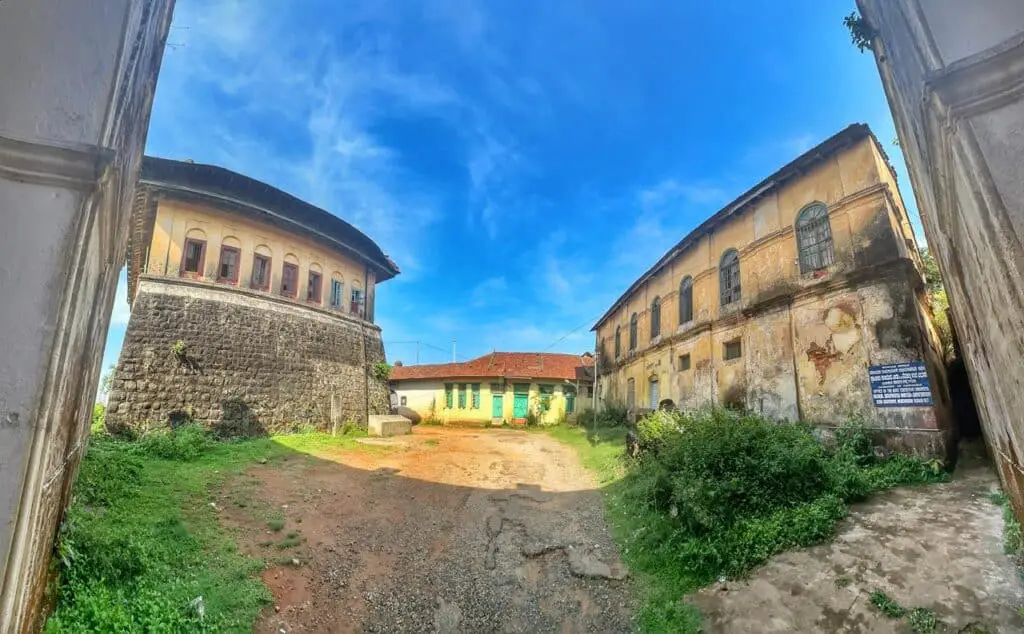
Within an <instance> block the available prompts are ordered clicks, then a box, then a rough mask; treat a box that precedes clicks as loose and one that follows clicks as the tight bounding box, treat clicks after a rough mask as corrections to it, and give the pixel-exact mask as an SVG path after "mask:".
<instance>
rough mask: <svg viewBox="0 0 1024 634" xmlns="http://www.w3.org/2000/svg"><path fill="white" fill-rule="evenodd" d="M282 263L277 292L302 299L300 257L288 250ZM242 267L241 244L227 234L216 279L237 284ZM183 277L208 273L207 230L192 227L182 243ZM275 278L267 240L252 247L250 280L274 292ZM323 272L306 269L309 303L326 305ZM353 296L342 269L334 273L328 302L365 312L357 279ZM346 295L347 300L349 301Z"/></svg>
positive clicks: (313, 266) (250, 283)
mask: <svg viewBox="0 0 1024 634" xmlns="http://www.w3.org/2000/svg"><path fill="white" fill-rule="evenodd" d="M283 260H284V261H283V262H282V264H281V277H280V284H279V286H278V288H277V289H276V292H277V293H278V294H280V295H282V296H284V297H290V298H292V299H300V293H299V290H300V289H299V259H298V258H297V257H295V255H293V254H291V253H285V254H284V257H283ZM241 269H242V244H241V242H240V241H239V240H238V238H235V237H233V236H225V237H224V238H222V239H221V241H220V253H219V254H218V255H217V268H216V270H215V274H214V279H215V280H216V281H217V282H220V283H223V284H231V285H234V286H237V285H239V283H240V280H239V278H240V274H241ZM178 273H179V275H181V276H182V277H191V278H202V277H206V276H207V269H206V234H205V233H204V232H203V231H202V230H200V229H192V230H190V231H189V232H188V233H187V234H186V237H185V243H184V245H183V247H182V254H181V265H180V267H179V269H178ZM272 278H273V258H272V251H271V249H270V247H268V246H267V245H264V244H260V245H257V246H256V247H255V248H253V253H252V270H251V274H250V278H249V280H248V286H249V288H252V289H254V290H258V291H266V292H274V291H273V290H272V289H271V280H272ZM323 282H324V275H323V269H322V268H321V266H320V265H319V264H317V263H315V262H312V263H310V265H309V269H308V271H307V273H306V288H305V292H304V293H302V294H301V295H302V297H301V299H303V300H304V301H305V302H307V303H310V304H316V305H321V306H322V305H323V303H324V302H323ZM349 287H350V289H349V294H350V297H349V298H346V297H345V278H344V276H343V275H342V274H341V272H339V271H335V272H334V273H333V274H332V275H331V279H330V287H329V300H328V306H329V307H330V308H332V309H334V310H337V311H341V312H348V313H350V314H353V315H359V316H364V314H365V303H366V296H365V294H364V293H363V289H362V287H361V285H360V284H359V281H358V280H352V281H351V282H350V284H349ZM346 299H348V301H347V302H346Z"/></svg>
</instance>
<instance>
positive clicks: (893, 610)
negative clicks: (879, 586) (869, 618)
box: [871, 590, 907, 619]
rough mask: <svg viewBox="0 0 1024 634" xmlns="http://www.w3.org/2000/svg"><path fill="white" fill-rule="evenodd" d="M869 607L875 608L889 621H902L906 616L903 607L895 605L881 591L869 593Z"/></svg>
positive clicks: (905, 610) (894, 602)
mask: <svg viewBox="0 0 1024 634" xmlns="http://www.w3.org/2000/svg"><path fill="white" fill-rule="evenodd" d="M871 605H873V606H875V607H876V608H877V609H878V611H879V612H881V613H882V614H884V615H886V616H887V617H889V618H890V619H902V618H903V617H904V616H906V615H907V609H906V608H905V607H903V606H902V605H900V604H899V603H897V602H896V601H895V600H893V599H892V598H890V597H889V595H887V594H886V593H884V592H882V591H881V590H872V591H871Z"/></svg>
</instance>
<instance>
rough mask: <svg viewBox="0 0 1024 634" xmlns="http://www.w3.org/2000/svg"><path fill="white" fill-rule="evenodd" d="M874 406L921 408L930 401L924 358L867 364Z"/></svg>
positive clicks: (930, 390)
mask: <svg viewBox="0 0 1024 634" xmlns="http://www.w3.org/2000/svg"><path fill="white" fill-rule="evenodd" d="M868 379H869V380H870V381H871V398H873V399H874V401H875V407H920V406H925V405H931V404H932V388H931V385H930V384H929V383H928V370H927V368H925V366H924V361H907V362H906V363H889V364H886V365H872V366H869V367H868Z"/></svg>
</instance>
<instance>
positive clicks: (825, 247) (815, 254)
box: [796, 203, 835, 273]
mask: <svg viewBox="0 0 1024 634" xmlns="http://www.w3.org/2000/svg"><path fill="white" fill-rule="evenodd" d="M796 248H797V251H798V252H799V253H800V272H801V273H810V272H811V271H818V270H820V269H823V268H825V267H827V266H830V265H831V264H832V262H833V261H835V255H834V253H833V251H832V227H831V226H830V225H829V223H828V209H827V208H826V207H825V205H823V204H822V203H811V204H810V205H807V206H806V207H804V208H803V209H801V210H800V213H799V214H797V216H796Z"/></svg>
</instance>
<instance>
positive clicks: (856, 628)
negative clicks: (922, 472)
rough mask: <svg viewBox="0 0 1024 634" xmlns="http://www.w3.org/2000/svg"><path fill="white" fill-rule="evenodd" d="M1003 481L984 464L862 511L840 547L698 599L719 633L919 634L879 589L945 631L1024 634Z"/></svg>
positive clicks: (809, 552)
mask: <svg viewBox="0 0 1024 634" xmlns="http://www.w3.org/2000/svg"><path fill="white" fill-rule="evenodd" d="M997 487H998V481H997V479H996V476H995V474H994V473H993V472H992V471H991V468H990V467H988V466H987V465H984V464H980V463H977V462H975V464H973V466H972V465H963V466H962V467H961V468H960V469H958V470H957V472H956V474H955V477H954V479H953V482H950V483H948V484H939V485H932V486H927V487H921V488H904V489H897V490H893V491H890V492H888V493H885V494H881V495H879V496H877V497H874V498H872V499H871V500H870V501H868V502H867V503H865V504H861V505H858V506H855V507H854V508H853V509H852V510H851V513H850V517H849V518H848V519H847V520H845V521H844V522H843V523H842V524H841V525H840V527H839V533H838V536H837V538H836V539H835V541H834V542H832V543H828V544H822V545H820V546H815V547H813V548H807V549H803V550H796V551H791V552H787V553H784V554H782V555H779V556H778V557H775V558H774V559H772V560H771V561H770V562H769V563H768V564H767V565H766V566H764V567H763V568H761V569H759V570H757V571H755V572H754V573H753V575H752V576H751V577H750V578H749V579H747V580H744V581H739V582H732V581H728V582H721V583H718V584H715V585H713V586H711V587H709V588H706V589H704V590H702V591H701V592H699V593H698V594H697V595H696V596H695V597H693V602H694V603H695V604H696V605H697V606H698V607H699V608H700V610H701V612H702V613H703V614H704V626H705V629H706V630H707V632H709V634H713V633H717V632H729V633H732V632H749V633H751V634H753V633H758V634H761V633H767V632H829V633H831V632H858V633H872V634H873V633H889V632H911V631H912V630H911V628H910V624H909V622H908V621H907V620H906V619H903V620H893V619H889V618H886V617H885V616H883V615H882V614H880V613H879V611H878V610H876V609H875V608H874V607H873V606H872V605H871V602H870V600H869V595H870V593H871V592H872V591H874V590H881V591H882V592H885V593H886V594H887V595H888V596H889V597H890V598H892V599H894V600H895V601H897V602H898V603H899V604H900V605H902V606H903V607H905V608H906V609H908V610H910V609H912V608H916V607H924V608H928V609H931V610H932V611H934V613H935V614H936V615H937V616H938V617H939V619H940V620H941V624H940V625H939V626H938V628H937V629H935V631H936V632H956V633H963V634H983V633H986V634H996V633H1007V634H1009V633H1020V632H1024V618H1022V616H1021V614H1020V613H1019V612H1018V610H1017V608H1018V607H1020V606H1021V604H1022V603H1024V585H1022V583H1021V577H1020V575H1019V572H1018V569H1017V568H1016V566H1015V565H1014V563H1013V562H1012V561H1010V559H1009V558H1008V557H1007V556H1006V555H1004V554H1003V537H1002V531H1003V519H1002V509H1001V507H999V506H997V505H995V504H993V503H992V502H991V500H990V499H989V494H990V492H991V491H993V490H996V489H997Z"/></svg>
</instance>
